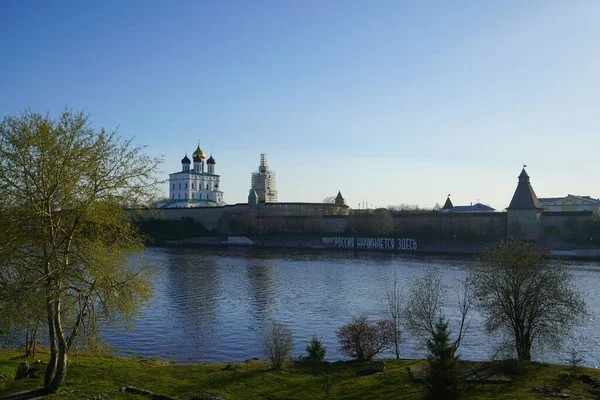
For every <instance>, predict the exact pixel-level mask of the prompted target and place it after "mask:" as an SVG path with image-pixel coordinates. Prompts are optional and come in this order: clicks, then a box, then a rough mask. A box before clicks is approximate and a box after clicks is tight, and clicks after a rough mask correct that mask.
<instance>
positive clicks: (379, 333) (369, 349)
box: [335, 315, 395, 361]
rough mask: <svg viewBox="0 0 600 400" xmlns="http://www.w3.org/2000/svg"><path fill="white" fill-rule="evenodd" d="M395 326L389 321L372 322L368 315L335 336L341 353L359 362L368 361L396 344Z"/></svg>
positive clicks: (355, 319)
mask: <svg viewBox="0 0 600 400" xmlns="http://www.w3.org/2000/svg"><path fill="white" fill-rule="evenodd" d="M394 331H395V330H394V326H393V324H390V322H389V321H385V320H382V321H377V322H370V321H369V320H368V318H367V316H366V315H362V316H360V317H358V318H357V317H352V321H350V322H349V323H347V324H346V325H344V326H342V327H341V328H340V329H338V330H337V331H336V332H335V334H336V336H337V337H338V341H339V342H340V349H341V351H342V352H343V353H344V354H346V355H347V356H349V357H352V358H355V359H357V360H359V361H368V360H370V359H372V358H373V357H374V356H376V355H377V354H379V353H380V352H381V351H383V350H384V349H386V348H389V347H390V346H392V344H393V343H394Z"/></svg>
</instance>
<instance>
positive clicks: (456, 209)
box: [448, 203, 496, 213]
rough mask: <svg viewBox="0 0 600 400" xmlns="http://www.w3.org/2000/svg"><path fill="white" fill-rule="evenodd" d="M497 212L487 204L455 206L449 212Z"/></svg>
mask: <svg viewBox="0 0 600 400" xmlns="http://www.w3.org/2000/svg"><path fill="white" fill-rule="evenodd" d="M493 211H496V210H495V209H494V208H492V207H490V206H486V205H485V204H481V203H476V204H473V205H470V206H454V207H452V208H451V209H449V210H448V212H451V213H457V212H493Z"/></svg>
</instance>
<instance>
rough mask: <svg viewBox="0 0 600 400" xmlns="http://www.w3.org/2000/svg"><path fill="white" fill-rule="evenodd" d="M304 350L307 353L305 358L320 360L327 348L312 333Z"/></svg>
mask: <svg viewBox="0 0 600 400" xmlns="http://www.w3.org/2000/svg"><path fill="white" fill-rule="evenodd" d="M306 352H307V353H308V356H307V357H306V359H307V360H309V361H314V362H321V361H323V360H324V359H325V354H326V353H327V349H326V348H325V347H324V346H323V343H321V340H319V338H318V337H317V335H316V334H313V336H312V339H311V341H310V342H309V343H308V344H307V345H306Z"/></svg>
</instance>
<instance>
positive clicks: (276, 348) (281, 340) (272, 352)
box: [262, 321, 294, 369]
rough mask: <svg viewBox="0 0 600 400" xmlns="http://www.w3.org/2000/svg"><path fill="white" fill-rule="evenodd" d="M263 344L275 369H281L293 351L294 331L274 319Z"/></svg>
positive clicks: (264, 336)
mask: <svg viewBox="0 0 600 400" xmlns="http://www.w3.org/2000/svg"><path fill="white" fill-rule="evenodd" d="M262 345H263V348H264V350H265V353H267V355H268V357H269V360H271V364H272V366H273V369H279V368H281V365H282V364H283V362H284V361H285V359H286V357H288V356H289V355H290V353H291V352H292V347H293V346H294V339H293V337H292V331H291V330H290V328H288V327H287V326H286V325H285V324H282V323H281V322H277V321H273V322H271V325H270V326H269V328H268V329H267V330H266V331H265V334H264V335H263V338H262Z"/></svg>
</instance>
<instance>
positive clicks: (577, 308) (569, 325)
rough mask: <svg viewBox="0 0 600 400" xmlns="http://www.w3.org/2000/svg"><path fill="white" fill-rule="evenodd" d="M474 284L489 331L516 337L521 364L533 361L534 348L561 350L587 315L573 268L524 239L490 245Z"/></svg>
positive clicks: (471, 273)
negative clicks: (570, 271) (574, 282)
mask: <svg viewBox="0 0 600 400" xmlns="http://www.w3.org/2000/svg"><path fill="white" fill-rule="evenodd" d="M469 280H470V281H471V283H472V285H473V288H474V297H475V304H476V305H477V307H478V308H479V309H480V310H481V312H482V313H483V315H484V317H485V328H486V330H487V331H488V332H489V333H495V332H499V333H504V334H505V335H507V336H508V337H509V338H511V341H512V343H513V349H514V350H515V352H516V354H517V357H518V359H519V360H528V361H529V360H531V352H532V349H533V348H534V346H537V347H538V348H539V349H540V350H543V349H544V348H545V347H547V346H551V347H552V348H554V349H559V348H560V347H561V345H562V343H563V341H564V339H565V338H566V337H567V336H568V335H569V333H570V332H571V331H572V329H573V327H574V326H575V325H576V324H577V323H578V322H579V321H581V320H582V318H583V317H584V316H585V315H586V314H587V307H586V304H585V301H584V300H583V297H582V294H581V293H580V292H579V291H578V290H577V289H576V288H575V287H574V286H573V283H572V276H571V274H570V273H569V272H568V270H566V269H565V268H564V266H562V265H560V263H559V262H557V261H552V260H550V259H548V258H547V257H546V254H545V252H544V251H543V250H541V249H539V248H534V247H532V246H530V245H529V244H527V243H526V242H524V241H520V240H506V241H504V240H503V241H500V242H497V243H495V244H493V245H491V246H488V247H487V248H486V249H485V250H484V251H483V253H482V261H481V263H478V264H475V265H473V266H472V267H471V268H470V271H469Z"/></svg>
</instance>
